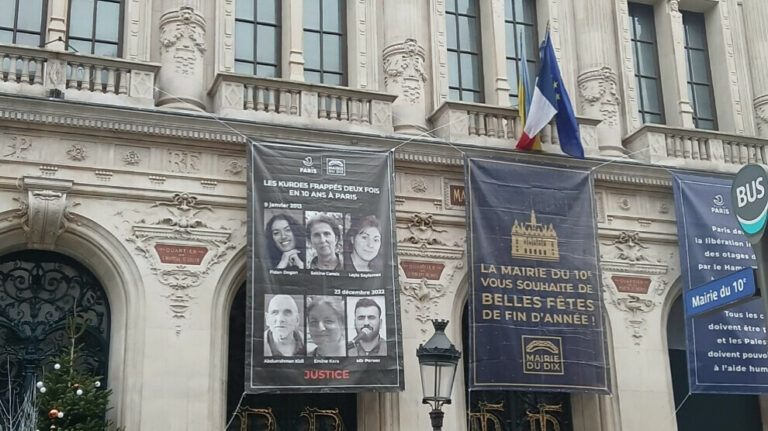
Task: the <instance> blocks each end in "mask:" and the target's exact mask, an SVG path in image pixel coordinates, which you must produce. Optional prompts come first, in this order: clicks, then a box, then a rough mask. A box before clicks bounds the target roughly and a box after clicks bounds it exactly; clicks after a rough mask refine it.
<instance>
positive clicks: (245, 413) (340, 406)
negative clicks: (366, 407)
mask: <svg viewBox="0 0 768 431" xmlns="http://www.w3.org/2000/svg"><path fill="white" fill-rule="evenodd" d="M245 293H246V290H245V285H243V286H242V287H241V288H240V290H239V291H238V292H237V295H236V296H235V299H234V301H233V303H232V308H231V310H230V312H229V356H228V357H229V360H228V369H227V416H226V419H227V421H229V420H230V419H231V418H234V419H233V421H232V423H231V424H230V426H229V427H228V428H227V430H241V429H248V430H257V429H258V430H261V429H275V428H268V426H267V423H269V421H270V420H271V421H272V424H273V425H275V426H276V427H277V428H276V429H278V430H300V429H317V430H321V429H323V430H325V429H328V430H336V429H338V428H336V427H332V426H331V424H334V425H335V422H334V419H333V418H332V417H331V416H330V415H332V414H336V415H337V416H338V418H340V420H341V421H342V427H343V428H341V429H343V430H352V429H356V428H357V394H335V393H334V394H280V395H275V394H264V395H245V396H243V395H242V394H243V388H245V341H246V340H245V325H246V321H245V316H246V314H245V311H246V294H245ZM241 396H242V401H241V400H240V398H241ZM240 401H241V402H240ZM238 402H240V406H239V408H238ZM310 409H318V410H323V411H325V412H327V413H325V414H323V415H316V416H314V417H313V419H312V420H314V421H315V423H314V425H315V427H311V426H309V423H308V421H309V420H310V419H309V417H310V416H311V415H302V413H303V412H305V411H309V410H310ZM334 410H336V413H333V411H334ZM246 421H247V423H245V424H244V423H243V422H246Z"/></svg>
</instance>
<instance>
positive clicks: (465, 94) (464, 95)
mask: <svg viewBox="0 0 768 431" xmlns="http://www.w3.org/2000/svg"><path fill="white" fill-rule="evenodd" d="M461 100H464V101H466V102H475V103H481V102H482V101H483V100H482V98H481V97H480V93H475V92H472V91H462V92H461Z"/></svg>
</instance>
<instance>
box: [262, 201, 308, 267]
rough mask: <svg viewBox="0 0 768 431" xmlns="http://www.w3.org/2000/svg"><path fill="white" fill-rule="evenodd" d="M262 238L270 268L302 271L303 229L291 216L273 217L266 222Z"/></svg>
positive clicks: (285, 214)
mask: <svg viewBox="0 0 768 431" xmlns="http://www.w3.org/2000/svg"><path fill="white" fill-rule="evenodd" d="M266 216H267V214H266V211H265V218H266ZM299 216H300V213H299ZM299 220H301V218H299ZM264 236H265V237H266V242H267V254H268V255H269V260H270V267H271V268H274V269H304V250H303V248H304V228H303V226H302V225H301V224H299V223H298V222H297V221H296V219H295V218H294V217H293V216H292V215H291V214H289V213H287V212H281V213H278V214H275V215H273V216H272V217H271V218H270V219H269V221H267V224H266V227H265V229H264Z"/></svg>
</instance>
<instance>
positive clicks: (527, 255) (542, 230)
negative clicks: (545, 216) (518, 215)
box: [511, 210, 560, 261]
mask: <svg viewBox="0 0 768 431" xmlns="http://www.w3.org/2000/svg"><path fill="white" fill-rule="evenodd" d="M511 236H512V257H518V258H520V259H533V260H550V261H558V260H560V252H559V251H558V247H557V232H555V228H553V227H552V224H551V223H550V224H549V226H544V225H543V224H541V223H537V222H536V213H535V212H534V211H533V210H531V221H530V222H524V223H518V221H517V220H515V224H514V225H513V226H512V235H511Z"/></svg>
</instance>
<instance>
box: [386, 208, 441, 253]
mask: <svg viewBox="0 0 768 431" xmlns="http://www.w3.org/2000/svg"><path fill="white" fill-rule="evenodd" d="M398 229H407V231H408V233H410V235H407V234H406V236H405V238H403V239H401V240H400V241H399V242H406V243H410V244H415V245H418V246H419V247H421V248H426V247H428V246H430V245H448V244H446V243H445V242H444V241H443V240H442V239H441V238H440V237H441V234H443V233H445V232H446V230H445V229H438V228H436V227H435V226H434V225H433V224H432V214H427V213H418V214H413V215H412V216H411V220H410V222H409V223H408V224H407V225H406V226H405V227H400V226H398Z"/></svg>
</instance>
